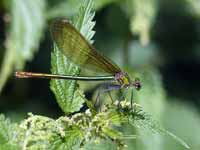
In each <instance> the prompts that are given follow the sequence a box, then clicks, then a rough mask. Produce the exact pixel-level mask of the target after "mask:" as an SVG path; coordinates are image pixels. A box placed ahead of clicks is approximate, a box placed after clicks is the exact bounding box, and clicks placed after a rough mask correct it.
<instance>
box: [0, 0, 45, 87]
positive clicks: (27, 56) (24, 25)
mask: <svg viewBox="0 0 200 150" xmlns="http://www.w3.org/2000/svg"><path fill="white" fill-rule="evenodd" d="M10 10H11V16H10V18H11V23H10V26H9V28H8V36H7V39H6V52H5V56H4V60H3V63H2V68H1V72H0V77H1V80H0V91H1V90H2V88H3V86H4V84H5V82H6V80H7V78H8V76H9V75H10V74H11V73H12V71H13V70H14V69H18V70H20V69H23V67H24V65H25V62H26V61H27V60H31V59H32V58H33V54H34V52H35V51H36V50H37V49H38V46H39V42H40V39H41V36H42V33H43V29H44V25H45V18H44V10H45V0H34V1H33V0H11V8H10Z"/></svg>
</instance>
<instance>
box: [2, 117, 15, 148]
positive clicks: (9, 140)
mask: <svg viewBox="0 0 200 150" xmlns="http://www.w3.org/2000/svg"><path fill="white" fill-rule="evenodd" d="M16 130H17V126H16V124H12V123H11V122H10V120H8V119H5V117H4V116H3V115H0V149H2V150H15V149H19V145H18V143H17V142H16Z"/></svg>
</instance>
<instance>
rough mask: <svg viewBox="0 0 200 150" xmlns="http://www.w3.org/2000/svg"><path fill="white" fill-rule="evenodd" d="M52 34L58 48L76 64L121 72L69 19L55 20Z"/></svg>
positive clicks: (98, 69) (110, 71)
mask: <svg viewBox="0 0 200 150" xmlns="http://www.w3.org/2000/svg"><path fill="white" fill-rule="evenodd" d="M51 35H52V38H53V40H54V41H55V43H56V45H57V46H58V48H59V49H60V50H61V51H62V52H63V54H64V55H65V56H66V57H67V58H69V59H70V60H71V61H72V62H74V63H75V64H77V65H79V66H83V67H84V68H87V69H89V70H97V71H101V72H104V73H109V74H115V73H117V72H121V70H120V68H119V67H118V66H117V65H116V64H115V63H114V62H112V61H111V60H110V59H109V58H107V57H105V56H103V55H102V54H100V53H99V52H97V51H96V50H95V48H94V47H93V46H92V45H91V44H89V42H88V41H87V40H86V39H85V38H84V37H83V36H82V35H81V34H80V32H78V31H77V30H76V29H75V27H73V26H72V25H71V24H70V23H69V22H68V21H67V20H65V19H57V20H55V21H53V23H52V24H51Z"/></svg>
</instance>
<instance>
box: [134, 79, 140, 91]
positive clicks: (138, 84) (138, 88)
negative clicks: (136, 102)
mask: <svg viewBox="0 0 200 150" xmlns="http://www.w3.org/2000/svg"><path fill="white" fill-rule="evenodd" d="M134 85H135V88H136V90H138V91H139V90H140V89H141V88H142V84H141V81H140V79H139V78H135V83H134Z"/></svg>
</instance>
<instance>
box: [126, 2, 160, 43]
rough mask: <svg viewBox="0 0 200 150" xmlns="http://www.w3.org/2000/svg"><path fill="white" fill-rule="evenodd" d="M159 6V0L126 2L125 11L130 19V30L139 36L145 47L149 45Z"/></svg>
mask: <svg viewBox="0 0 200 150" xmlns="http://www.w3.org/2000/svg"><path fill="white" fill-rule="evenodd" d="M157 5H158V0H140V1H138V0H126V5H125V7H124V11H125V12H126V13H127V15H128V16H129V17H130V29H131V31H132V34H133V35H135V34H136V35H139V37H140V42H141V43H142V44H143V45H146V44H148V43H149V40H150V29H151V27H152V25H153V23H154V20H155V17H156V12H157ZM127 8H128V9H127Z"/></svg>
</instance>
